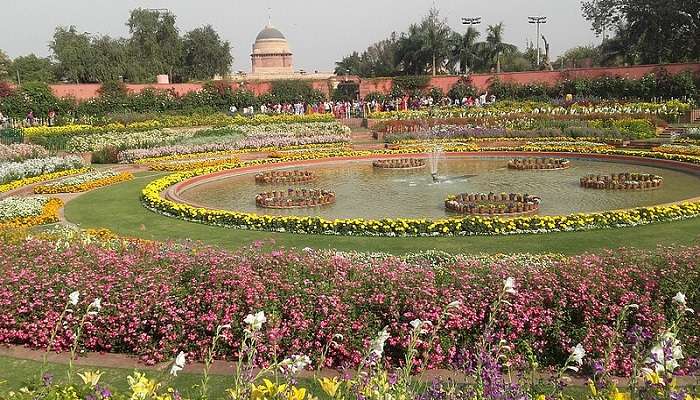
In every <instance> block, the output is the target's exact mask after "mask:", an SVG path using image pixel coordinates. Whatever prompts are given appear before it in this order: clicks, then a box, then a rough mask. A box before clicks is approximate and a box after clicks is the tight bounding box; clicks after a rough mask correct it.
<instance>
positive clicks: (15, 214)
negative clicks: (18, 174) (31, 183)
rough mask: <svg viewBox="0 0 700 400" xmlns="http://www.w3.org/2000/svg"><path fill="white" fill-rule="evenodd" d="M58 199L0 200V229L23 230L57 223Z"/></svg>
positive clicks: (59, 206)
mask: <svg viewBox="0 0 700 400" xmlns="http://www.w3.org/2000/svg"><path fill="white" fill-rule="evenodd" d="M62 206H63V202H62V201H61V200H59V199H48V198H45V197H7V198H5V199H2V200H0V229H9V228H13V229H16V228H25V227H31V226H35V225H44V224H50V223H54V222H58V210H59V209H60V208H61V207H62Z"/></svg>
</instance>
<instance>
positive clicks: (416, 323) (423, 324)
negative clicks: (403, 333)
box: [411, 319, 433, 335]
mask: <svg viewBox="0 0 700 400" xmlns="http://www.w3.org/2000/svg"><path fill="white" fill-rule="evenodd" d="M432 325H433V324H432V323H431V322H430V321H421V320H420V319H414V320H413V321H411V326H412V327H413V330H414V331H417V332H418V334H419V335H422V334H424V333H426V332H427V330H426V329H425V328H427V327H429V326H432Z"/></svg>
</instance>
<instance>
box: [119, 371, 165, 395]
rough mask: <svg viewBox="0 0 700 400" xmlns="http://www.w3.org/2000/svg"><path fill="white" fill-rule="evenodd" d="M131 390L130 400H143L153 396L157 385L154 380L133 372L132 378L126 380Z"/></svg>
mask: <svg viewBox="0 0 700 400" xmlns="http://www.w3.org/2000/svg"><path fill="white" fill-rule="evenodd" d="M126 380H127V382H129V388H130V389H131V392H132V394H131V397H130V399H131V400H145V399H148V398H151V397H153V396H155V394H156V390H157V389H158V386H160V385H159V384H157V383H156V381H155V380H152V379H148V378H146V375H145V374H142V373H140V372H134V376H128V377H127V378H126Z"/></svg>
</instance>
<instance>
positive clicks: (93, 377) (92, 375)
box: [78, 370, 104, 387]
mask: <svg viewBox="0 0 700 400" xmlns="http://www.w3.org/2000/svg"><path fill="white" fill-rule="evenodd" d="M102 375H104V372H100V371H99V370H97V371H95V372H92V371H88V372H85V373H84V374H80V373H79V374H78V376H79V377H80V379H82V380H83V383H84V384H86V385H90V386H91V387H95V386H97V384H98V383H99V382H100V378H102Z"/></svg>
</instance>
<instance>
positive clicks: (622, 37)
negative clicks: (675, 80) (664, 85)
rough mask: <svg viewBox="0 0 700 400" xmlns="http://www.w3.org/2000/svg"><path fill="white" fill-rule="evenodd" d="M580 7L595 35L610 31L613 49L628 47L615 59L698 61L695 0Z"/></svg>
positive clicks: (699, 15) (593, 2)
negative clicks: (613, 34) (615, 41)
mask: <svg viewBox="0 0 700 400" xmlns="http://www.w3.org/2000/svg"><path fill="white" fill-rule="evenodd" d="M582 8H583V15H584V17H585V18H586V19H588V20H589V21H590V22H591V24H592V26H593V30H594V31H595V32H596V33H598V34H601V33H603V32H605V31H614V33H615V36H614V37H613V39H614V40H617V43H615V45H614V46H613V47H614V48H615V49H616V50H617V49H619V48H621V47H623V46H626V47H627V48H628V50H627V51H626V52H625V53H626V54H620V53H621V52H620V51H616V53H618V54H617V55H616V57H617V56H619V57H622V58H625V59H627V60H632V61H634V62H640V63H645V64H646V63H664V62H682V61H691V60H698V59H700V2H699V1H687V0H590V1H584V2H583V6H582ZM604 52H605V51H604Z"/></svg>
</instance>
